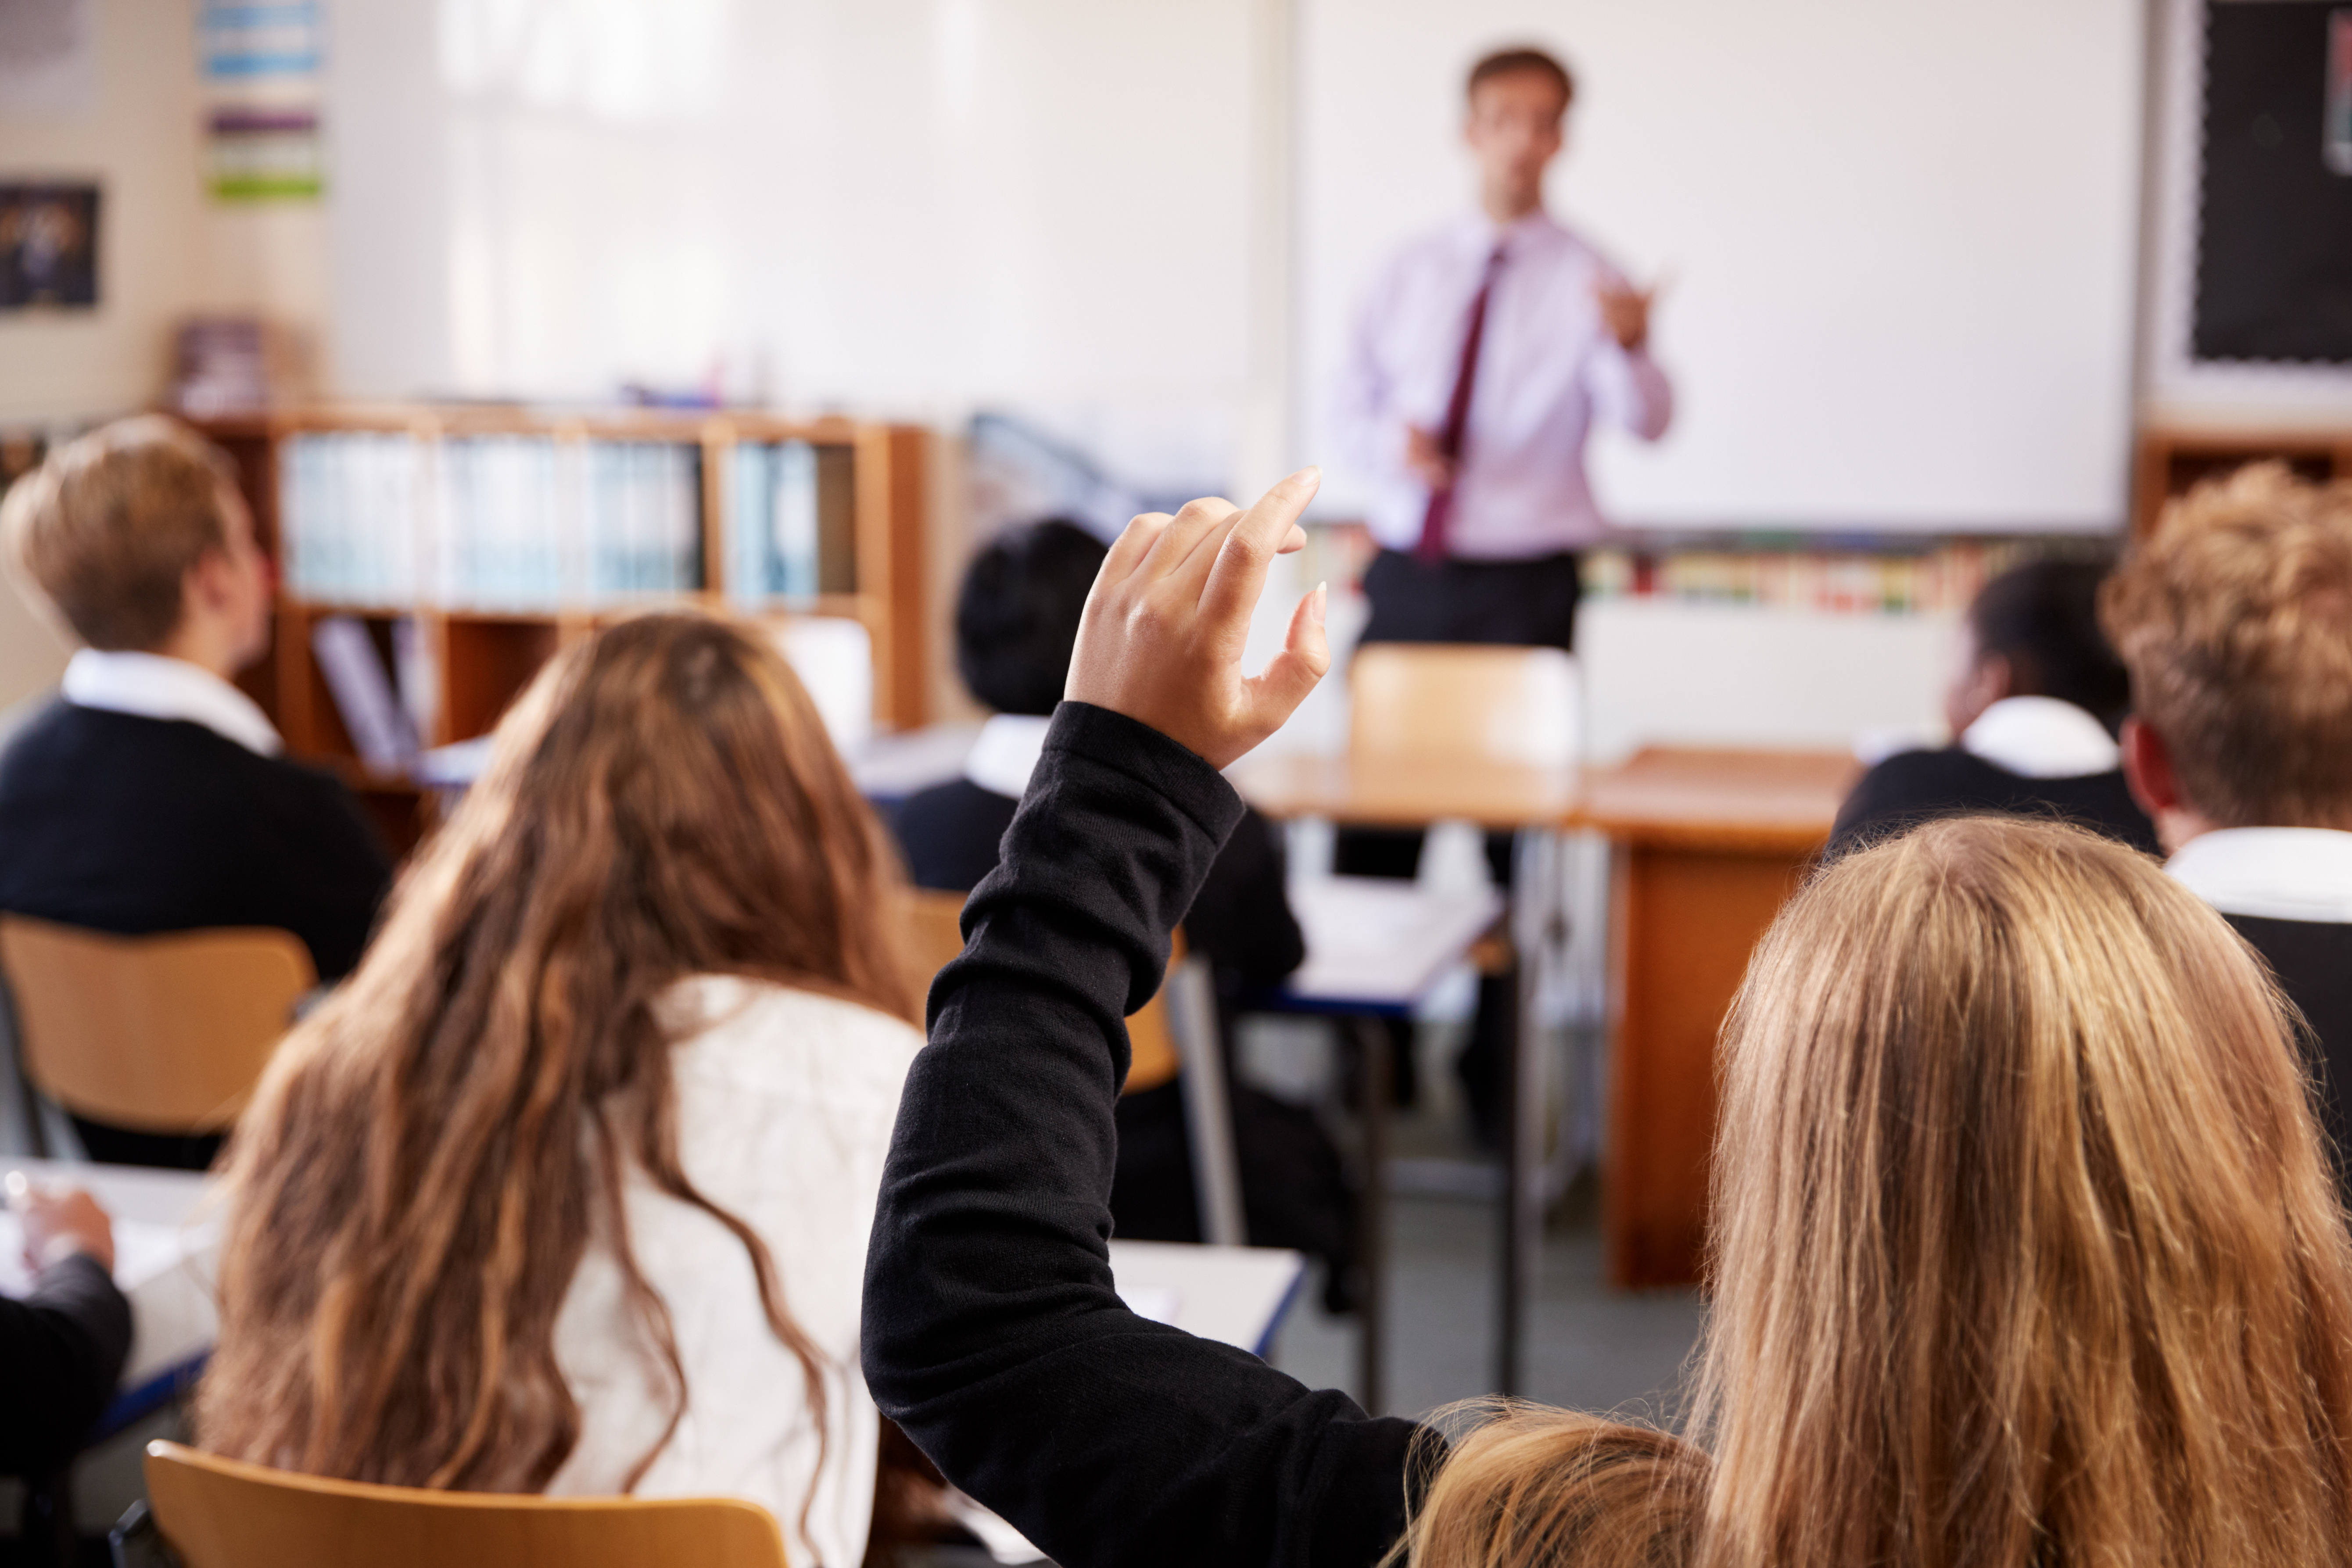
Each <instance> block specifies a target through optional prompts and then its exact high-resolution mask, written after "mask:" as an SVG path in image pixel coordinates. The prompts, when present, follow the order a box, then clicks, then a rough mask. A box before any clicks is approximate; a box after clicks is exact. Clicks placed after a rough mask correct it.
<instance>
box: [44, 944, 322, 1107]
mask: <svg viewBox="0 0 2352 1568" xmlns="http://www.w3.org/2000/svg"><path fill="white" fill-rule="evenodd" d="M0 970H5V973H6V976H7V980H8V988H9V990H10V991H11V993H12V994H13V995H14V997H15V999H16V1036H17V1039H16V1049H17V1053H18V1057H19V1060H20V1061H21V1063H22V1065H23V1069H24V1072H25V1076H26V1081H27V1082H30V1083H31V1084H32V1086H33V1087H34V1088H35V1089H37V1090H38V1091H39V1092H41V1093H43V1094H45V1095H47V1097H48V1098H49V1099H51V1100H53V1101H55V1102H57V1103H58V1104H59V1105H61V1106H63V1107H64V1108H65V1109H67V1110H68V1111H71V1112H73V1113H76V1114H78V1115H82V1116H87V1117H89V1119H90V1120H92V1121H94V1122H106V1123H110V1124H113V1125H115V1126H119V1127H129V1128H132V1129H135V1130H137V1131H141V1132H154V1133H212V1132H218V1131H219V1130H221V1129H222V1128H224V1127H226V1126H228V1125H229V1124H231V1123H233V1122H234V1121H236V1115H237V1113H238V1112H239V1111H242V1110H243V1109H244V1108H245V1103H246V1101H247V1098H248V1097H249V1096H250V1095H251V1094H252V1092H253V1086H254V1084H255V1082H257V1080H258V1079H259V1078H260V1076H261V1070H262V1068H263V1067H264V1066H265V1065H266V1064H267V1063H268V1061H269V1054H270V1052H271V1051H275V1050H276V1049H277V1047H278V1040H279V1038H280V1037H282V1036H283V1035H284V1034H285V1032H286V1030H287V1026H288V1025H289V1023H290V1022H292V1020H293V1016H294V1006H295V1004H296V1002H298V1001H299V1000H300V998H301V997H302V995H303V993H305V992H306V991H308V990H310V988H312V987H313V986H315V985H316V984H317V983H318V972H317V970H315V969H314V968H312V967H311V964H310V949H309V948H307V947H305V946H302V944H301V942H300V940H299V938H297V937H296V936H294V935H293V934H292V933H291V932H287V931H278V930H271V929H267V928H262V927H251V928H234V929H222V930H213V931H185V932H173V933H169V934H166V935H163V936H109V935H107V934H106V933H103V932H98V931H85V930H81V929H79V928H77V927H74V926H69V925H51V924H49V923H48V922H47V921H42V920H32V919H28V918H26V917H25V916H22V915H0Z"/></svg>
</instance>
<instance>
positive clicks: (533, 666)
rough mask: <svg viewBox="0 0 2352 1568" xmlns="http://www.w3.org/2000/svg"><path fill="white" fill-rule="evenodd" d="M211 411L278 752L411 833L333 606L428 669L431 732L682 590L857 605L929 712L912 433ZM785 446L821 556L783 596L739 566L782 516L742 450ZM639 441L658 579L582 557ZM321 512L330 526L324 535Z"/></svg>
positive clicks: (890, 681)
mask: <svg viewBox="0 0 2352 1568" xmlns="http://www.w3.org/2000/svg"><path fill="white" fill-rule="evenodd" d="M197 427H198V428H199V429H201V430H202V431H203V432H204V433H205V435H207V436H208V437H210V438H211V439H212V440H213V441H214V442H215V443H216V444H219V445H220V446H222V447H223V448H224V449H226V451H227V452H228V454H229V455H230V456H231V457H232V458H233V459H234V460H235V461H236V467H237V473H238V478H239V483H240V486H241V487H242V488H243V490H244V492H245V495H246V498H247V502H248V503H249V504H250V506H251V507H252V508H253V514H254V519H255V525H256V528H257V532H258V534H259V536H260V539H261V543H262V546H263V548H264V549H266V550H268V552H269V554H270V556H271V557H272V559H273V560H274V561H275V562H276V563H277V565H278V570H279V574H280V579H279V580H280V586H279V591H278V613H277V619H276V625H275V629H274V638H273V645H272V647H271V650H270V653H269V655H268V658H267V659H265V660H264V661H263V662H262V664H260V665H258V666H257V667H256V668H255V669H254V670H252V671H249V672H247V675H246V676H245V677H244V679H243V681H242V682H241V684H242V685H244V686H245V687H246V689H247V691H248V692H249V693H250V694H251V695H253V697H254V698H255V699H256V700H257V702H259V703H260V704H261V706H263V707H264V708H265V709H266V710H268V713H269V714H270V716H271V717H272V719H274V720H275V721H276V723H277V724H278V728H279V730H280V731H281V732H282V733H283V734H284V735H285V737H286V740H287V746H288V748H289V750H290V751H291V752H292V753H293V754H294V755H296V756H298V757H300V758H305V759H307V760H310V761H314V762H319V763H322V764H324V765H326V766H329V767H331V768H336V769H337V770H339V771H341V773H342V774H343V775H344V776H345V778H346V779H349V780H350V781H351V783H352V786H353V787H354V788H355V789H358V790H360V791H361V794H362V799H363V800H366V801H367V802H368V804H369V805H370V807H371V809H373V810H375V812H376V814H377V815H378V817H379V818H380V820H381V821H383V824H384V826H385V827H386V829H387V831H389V832H390V833H391V835H392V837H393V839H394V842H395V844H396V845H398V846H400V847H403V848H405V847H406V846H407V845H408V844H410V843H413V842H414V841H415V838H416V836H417V835H418V832H419V831H421V826H420V813H419V800H418V791H417V789H416V788H415V785H414V784H412V783H411V782H410V781H409V780H408V779H406V778H405V777H401V776H394V775H390V774H384V773H381V772H378V771H375V770H372V769H370V768H367V767H366V766H364V765H363V764H362V762H361V760H360V753H359V749H358V747H355V746H354V745H353V743H352V737H351V736H350V735H349V734H348V733H347V732H346V729H345V727H344V724H343V720H342V717H341V713H340V711H339V710H338V708H337V706H336V705H335V702H334V700H333V697H332V695H331V692H330V690H329V688H328V685H327V682H326V680H325V678H324V676H323V675H322V674H321V673H320V668H319V664H318V661H317V658H316V656H315V654H314V653H313V644H312V637H311V632H312V629H313V627H314V626H315V625H316V624H317V622H319V620H320V618H321V617H324V616H328V615H347V616H352V617H353V618H355V619H357V620H358V621H359V622H361V623H362V625H363V626H364V627H365V628H366V629H367V632H368V633H369V636H370V639H371V641H372V642H373V643H375V644H376V645H377V648H378V651H379V653H382V654H383V655H384V658H385V662H386V665H387V668H394V667H396V666H397V663H398V662H397V661H396V660H395V658H394V642H395V628H397V629H398V638H399V640H400V642H401V643H402V644H403V645H404V647H405V648H406V649H407V651H408V653H409V655H410V658H409V668H410V669H411V670H412V671H413V672H414V671H423V672H425V674H423V676H422V677H421V678H422V679H424V680H425V682H427V683H428V684H429V686H430V695H429V697H428V698H427V699H426V700H425V701H423V702H422V703H421V704H418V705H415V706H418V707H421V708H422V710H423V711H424V714H425V723H424V724H423V725H422V726H421V727H420V729H421V733H420V737H419V738H420V739H421V740H422V742H423V744H425V746H428V747H430V746H439V745H446V744H448V743H450V742H453V741H460V740H467V739H470V738H472V737H477V736H480V735H484V734H487V733H488V731H489V730H490V729H491V728H492V727H494V726H495V725H496V724H497V722H498V719H499V715H500V714H502V713H503V712H504V711H505V710H506V707H507V705H508V704H509V703H510V702H511V701H512V700H513V699H514V697H515V695H516V694H517V693H519V692H520V690H521V689H522V688H523V686H524V685H527V684H528V683H529V682H530V678H531V677H532V675H533V674H536V673H537V671H538V670H539V667H540V666H541V664H544V663H545V662H546V661H547V659H548V657H549V656H550V655H551V654H552V653H554V652H555V651H556V649H558V648H559V647H562V646H563V645H565V644H566V643H570V642H572V641H574V640H576V639H578V638H581V637H584V636H587V635H589V634H590V633H591V632H593V631H594V630H595V629H596V628H597V627H598V626H599V625H601V624H604V623H605V622H610V621H613V620H615V619H619V618H622V617H625V616H627V615H630V614H634V613H638V612H643V611H645V610H648V609H656V608H662V607H665V606H677V605H701V606H705V607H708V608H710V609H714V610H717V609H724V610H727V611H730V612H735V613H738V614H742V615H747V616H751V617H754V618H760V619H787V618H790V617H793V616H811V615H821V616H837V617H845V618H848V619H851V620H855V621H857V622H860V623H862V624H863V625H864V626H865V627H866V632H867V634H868V636H869V637H870V638H871V641H872V645H873V655H874V717H875V722H876V725H877V727H878V728H882V729H899V728H908V727H915V726H918V725H920V724H922V723H924V722H926V720H927V719H928V717H929V714H928V712H927V708H928V702H927V674H928V657H927V646H926V638H927V635H928V625H927V622H928V617H927V616H926V614H925V597H924V595H925V564H924V559H923V558H924V541H925V528H924V519H925V517H926V516H927V514H928V511H929V505H930V498H929V484H930V476H929V452H930V448H929V433H928V432H926V431H924V430H922V429H920V428H919V427H913V426H908V425H896V424H882V423H864V422H858V421H851V420H845V419H825V420H816V421H790V420H782V419H776V418H772V417H768V416H764V415H754V414H743V413H707V414H706V413H614V414H609V415H574V414H545V415H542V414H537V413H526V412H522V411H518V410H509V409H474V408H463V407H457V408H450V407H439V406H395V407H383V408H327V409H318V410H310V411H301V412H290V413H274V414H269V415H266V416H258V417H250V418H233V419H223V420H214V421H205V422H198V425H197ZM788 448H789V449H791V450H792V451H793V453H794V455H796V456H797V457H798V458H800V459H801V467H802V469H803V471H804V472H805V475H806V486H805V496H804V497H803V507H802V509H803V512H805V514H806V516H805V517H803V518H802V519H801V522H802V523H803V524H804V525H805V528H806V530H807V531H808V534H809V537H808V539H807V541H806V542H807V544H808V547H809V556H810V562H809V564H810V566H811V570H809V571H807V572H804V573H802V574H800V575H799V577H798V579H797V580H794V582H793V588H792V590H791V591H772V589H773V588H774V584H773V582H772V581H771V580H767V579H765V578H762V579H761V580H748V579H750V578H751V571H750V570H747V569H746V566H745V562H746V561H747V559H748V560H751V561H753V562H755V563H756V562H758V561H760V560H761V556H760V554H759V549H761V548H763V547H764V545H765V543H766V542H767V541H766V540H764V539H750V538H747V535H746V532H745V530H746V529H747V528H761V529H765V528H768V526H769V519H768V517H767V516H766V515H765V514H760V515H757V516H755V515H754V514H755V513H758V508H759V507H760V506H761V504H762V501H761V497H760V496H759V495H757V494H753V493H750V492H749V490H748V489H747V486H755V485H756V483H758V482H759V481H756V480H747V479H746V478H745V476H746V475H757V474H758V473H760V472H761V470H760V469H759V468H758V466H757V465H756V464H749V465H747V464H746V462H745V461H744V459H745V457H746V456H747V455H751V453H753V452H754V451H757V450H778V451H781V450H784V449H788ZM649 454H650V455H657V456H658V457H660V458H661V460H662V465H661V470H660V473H659V474H658V475H657V476H655V478H656V483H657V484H658V485H661V486H667V489H666V490H664V491H663V492H662V495H663V497H665V501H666V505H667V510H666V511H665V512H664V513H663V515H662V516H661V517H660V518H658V519H657V522H658V526H659V528H664V529H667V533H665V534H663V535H662V537H661V538H660V540H659V541H657V542H658V543H659V544H660V545H661V548H662V549H665V550H666V551H667V556H666V559H665V560H664V561H663V562H662V563H661V569H660V570H656V571H653V572H651V573H650V574H648V573H643V572H638V573H634V574H633V573H630V572H627V571H621V572H616V573H614V572H608V573H603V574H601V575H600V574H599V572H598V571H597V570H594V565H595V563H593V562H590V563H588V565H587V566H585V567H583V566H582V565H581V558H582V553H583V551H585V550H587V549H589V548H590V547H589V545H588V543H587V541H586V538H585V536H586V535H587V534H588V533H589V532H590V531H591V530H592V529H593V528H596V527H597V526H599V525H598V522H597V519H598V517H600V516H601V515H602V514H601V513H600V511H599V507H603V506H604V499H603V497H604V491H605V490H606V489H609V488H611V487H612V486H610V485H608V484H607V483H606V479H607V477H608V476H607V475H606V474H605V470H606V469H607V468H612V467H614V466H615V465H618V466H620V467H626V466H628V465H629V464H630V462H631V460H632V459H633V458H634V457H636V456H639V455H649ZM486 456H499V457H500V458H501V459H502V461H501V464H499V465H495V466H497V467H498V468H499V471H498V472H496V473H493V474H488V477H487V478H486V479H485V480H484V481H483V482H482V483H481V484H478V485H474V486H472V487H471V488H466V487H465V486H466V485H467V484H470V483H471V481H470V480H466V479H464V477H463V476H467V475H469V474H471V473H472V472H473V467H474V465H475V464H476V459H478V458H484V457H486ZM517 457H520V461H503V459H509V458H517ZM327 460H344V461H348V462H351V463H352V464H354V465H358V466H359V467H361V468H365V469H366V470H367V471H366V473H364V474H362V475H361V476H360V479H359V481H358V486H357V489H353V488H352V486H345V489H346V490H351V491H352V494H357V490H359V489H364V490H366V491H367V494H366V496H365V497H363V500H364V505H354V506H351V507H345V506H344V501H345V500H348V499H350V497H349V496H347V495H345V493H344V491H341V490H332V486H330V491H331V492H332V493H331V494H330V491H322V490H321V489H320V487H319V486H320V480H319V479H318V477H317V471H316V468H315V466H314V465H316V464H317V463H320V462H324V461H327ZM371 465H373V466H371ZM336 483H338V484H340V483H341V481H340V480H338V481H336ZM370 486H373V488H369V487H370ZM633 494H634V492H633ZM322 495H324V496H327V497H328V499H327V500H326V501H322V500H321V498H320V497H321V496H322ZM461 499H462V501H463V503H464V504H462V505H461V504H460V500H461ZM767 504H769V505H771V506H772V504H773V503H772V499H771V501H770V502H769V503H767ZM332 507H341V508H342V509H343V510H344V511H347V512H350V513H351V514H352V515H350V516H342V515H340V514H339V515H338V517H336V518H334V519H333V520H332V522H333V526H332V527H331V528H326V524H325V522H324V521H323V520H322V517H321V516H320V513H321V512H322V510H325V509H331V508H332ZM639 509H640V510H642V509H643V508H642V507H640V508H639ZM625 526H626V527H627V528H636V524H635V522H628V523H627V524H626V525H625ZM321 528H326V531H327V532H328V533H331V534H332V536H333V537H332V538H331V539H328V538H321V537H320V530H321ZM641 531H642V530H641ZM519 540H520V541H521V542H522V543H523V544H524V545H527V546H529V547H530V549H537V550H538V551H539V556H538V557H537V558H534V559H536V564H537V567H538V568H539V569H541V570H537V572H536V575H533V570H532V565H533V562H532V560H530V559H523V558H524V557H526V556H528V555H529V549H520V550H519V549H516V548H511V547H515V546H516V545H517V541H519ZM636 542H640V543H641V542H643V541H642V540H639V541H636ZM747 543H748V544H750V545H751V547H752V549H751V552H750V553H749V554H748V555H747V551H746V549H745V547H746V545H747ZM330 546H331V547H332V548H329V547H330ZM493 557H495V558H497V559H490V558H493ZM518 561H520V563H521V564H520V568H518ZM730 574H732V576H733V577H734V579H735V580H730Z"/></svg>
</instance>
